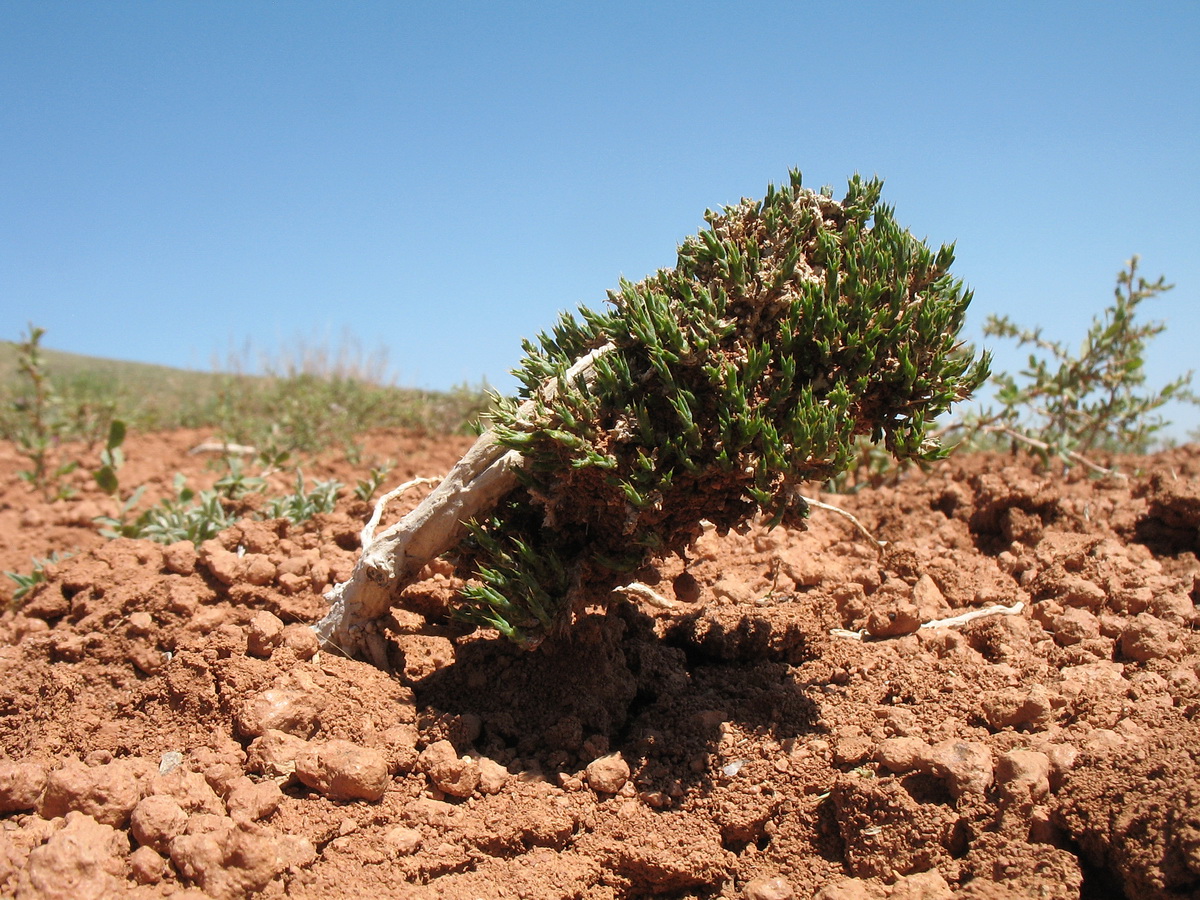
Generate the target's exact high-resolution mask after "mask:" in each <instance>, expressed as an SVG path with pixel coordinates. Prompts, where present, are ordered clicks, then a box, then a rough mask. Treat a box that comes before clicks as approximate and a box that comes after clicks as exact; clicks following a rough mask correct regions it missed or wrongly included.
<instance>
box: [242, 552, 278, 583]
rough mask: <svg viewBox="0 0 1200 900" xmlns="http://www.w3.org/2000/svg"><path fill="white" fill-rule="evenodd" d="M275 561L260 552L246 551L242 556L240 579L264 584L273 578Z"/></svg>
mask: <svg viewBox="0 0 1200 900" xmlns="http://www.w3.org/2000/svg"><path fill="white" fill-rule="evenodd" d="M275 574H276V570H275V563H273V562H271V560H270V559H269V558H267V557H266V556H264V555H263V554H262V553H247V554H246V555H245V556H244V557H242V565H241V580H243V581H248V582H249V583H250V584H255V585H259V586H260V587H261V586H264V585H268V584H270V583H271V582H273V581H274V580H275Z"/></svg>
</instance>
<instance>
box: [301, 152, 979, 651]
mask: <svg viewBox="0 0 1200 900" xmlns="http://www.w3.org/2000/svg"><path fill="white" fill-rule="evenodd" d="M881 187H882V186H881V184H880V183H879V182H878V181H871V182H864V181H862V180H861V179H859V178H857V177H855V178H853V179H851V181H850V184H849V190H848V191H847V193H846V196H845V198H844V199H843V200H842V201H841V202H840V203H839V202H837V201H835V200H833V199H832V197H830V196H829V195H828V194H826V193H820V194H818V193H814V192H812V191H807V190H805V189H803V188H802V187H801V185H800V176H799V173H796V172H793V173H792V177H791V183H790V184H789V185H785V186H783V187H782V188H776V187H774V186H770V187H769V188H768V191H767V196H766V198H765V199H764V200H762V201H751V200H743V201H742V202H741V203H740V204H738V205H736V206H732V207H727V208H725V209H723V210H721V211H719V212H709V213H707V214H706V216H705V218H706V220H707V222H708V228H707V229H705V230H704V231H702V232H700V234H698V235H695V236H693V237H691V238H688V239H687V240H686V241H684V242H683V244H681V245H680V247H679V253H678V261H677V264H676V266H675V268H673V269H663V270H661V271H659V272H657V273H656V274H654V275H652V276H650V277H648V278H646V279H644V280H643V281H641V282H639V283H637V284H631V283H629V282H623V283H622V284H621V287H620V289H619V290H618V291H614V292H611V293H610V294H609V301H610V303H611V304H612V307H613V308H612V309H611V310H605V311H595V310H589V309H582V310H580V313H579V315H578V317H576V316H572V315H564V316H562V318H561V319H560V320H559V322H558V324H557V325H556V326H555V328H554V329H553V330H552V331H551V332H550V333H547V334H543V335H541V336H540V337H539V339H538V341H537V342H532V341H527V342H526V344H525V350H526V356H525V359H524V360H523V361H522V365H521V368H520V369H519V370H518V372H517V375H518V377H519V378H520V379H521V382H522V384H523V388H522V397H523V398H524V402H523V403H520V404H518V403H517V402H515V401H502V402H501V404H500V406H499V409H498V411H497V412H496V414H495V416H494V417H493V422H492V427H491V429H490V430H489V431H488V432H486V433H485V434H484V435H482V436H481V437H480V438H479V440H478V441H477V442H476V444H475V446H474V447H472V448H471V450H470V451H469V452H468V453H467V455H466V456H465V457H464V458H463V459H462V460H461V461H460V462H459V463H458V464H457V465H456V466H455V467H454V469H452V470H451V472H450V474H449V475H447V476H446V479H445V480H444V481H443V482H442V483H441V485H439V486H438V487H437V488H436V489H435V490H434V491H433V492H432V493H431V494H430V495H429V496H428V497H427V498H426V499H425V501H424V502H422V503H421V504H420V505H419V506H418V507H417V509H415V510H414V511H413V512H411V513H409V514H408V515H407V516H405V517H404V518H403V519H402V520H401V521H400V522H399V523H397V524H396V525H394V526H392V527H391V528H389V529H387V530H386V531H385V532H384V533H383V534H381V535H379V536H378V537H377V538H375V539H374V540H373V541H371V543H370V544H369V545H368V546H366V547H364V549H363V553H362V557H361V558H360V559H359V561H358V564H357V565H356V567H355V569H354V572H353V573H352V575H351V578H350V580H349V581H348V582H346V583H345V584H341V585H338V586H337V587H336V588H334V589H333V591H332V592H331V593H330V595H329V599H330V600H331V601H332V604H333V605H332V608H331V610H330V612H329V615H328V616H327V617H326V618H325V620H323V621H322V622H321V623H319V624H318V626H317V632H318V634H319V635H320V637H321V638H322V640H323V641H324V642H325V643H326V644H327V645H330V646H336V647H340V648H342V649H343V650H345V651H347V652H350V653H355V654H358V653H361V652H363V651H366V652H367V653H369V654H370V655H371V657H372V658H373V659H374V660H376V661H377V662H380V663H382V662H384V656H385V654H384V641H383V637H382V635H381V634H380V631H379V626H378V624H377V620H378V619H379V618H380V617H381V616H383V615H384V614H385V613H386V612H387V610H388V609H389V608H390V607H391V606H392V605H393V604H394V603H396V602H398V600H399V597H400V592H401V591H402V590H403V588H404V587H405V586H406V585H407V584H409V583H410V582H411V581H413V580H414V579H415V578H416V577H417V575H418V573H419V572H420V570H421V568H422V567H423V566H424V565H425V564H426V563H428V562H429V561H431V560H432V559H433V558H434V557H436V556H438V555H440V554H442V553H445V552H447V551H453V552H454V555H455V559H456V562H457V565H458V570H459V572H460V574H462V575H463V577H464V578H465V579H466V580H467V584H466V587H465V588H464V590H463V591H462V593H461V594H460V596H459V598H458V599H457V606H456V608H455V610H454V612H455V614H456V615H457V616H458V617H459V618H461V619H464V620H465V621H467V622H471V623H474V624H478V625H486V626H489V627H493V628H496V629H497V630H498V631H500V632H501V633H502V634H504V635H505V636H506V637H508V638H510V639H512V640H514V641H516V642H517V643H519V644H521V645H522V646H525V647H533V646H536V645H537V644H538V643H539V642H540V641H542V640H544V639H545V638H546V637H548V636H549V635H551V634H554V633H556V632H561V631H562V630H564V629H566V628H567V627H569V625H570V622H571V618H572V615H573V613H574V612H575V611H576V610H578V609H581V608H584V607H585V606H586V605H587V604H588V603H591V602H598V601H603V600H604V599H605V598H607V597H609V596H611V591H612V589H613V588H614V587H617V586H619V585H622V584H623V585H626V586H628V585H629V584H630V583H631V582H632V581H633V578H634V573H636V572H637V571H638V569H639V568H641V567H643V566H645V565H647V564H648V563H650V562H652V561H653V560H654V559H656V558H661V557H664V556H667V555H668V554H672V553H681V552H684V551H685V550H686V548H687V547H688V546H689V545H690V544H691V542H692V541H694V540H695V538H696V537H697V536H698V535H699V534H700V531H701V528H700V522H701V520H705V519H707V520H709V521H711V522H713V523H714V524H715V525H716V527H717V530H718V532H722V533H723V532H724V531H727V530H729V529H732V528H740V527H741V526H743V525H745V524H746V523H747V522H748V521H750V519H751V518H752V517H754V516H758V515H761V516H762V518H763V519H764V521H766V522H768V523H769V524H770V525H777V524H779V523H780V522H782V521H784V520H785V519H786V518H787V517H789V516H795V515H800V516H803V515H805V514H807V511H808V507H807V506H806V505H805V503H804V501H803V500H802V499H800V498H799V497H798V496H797V492H798V488H799V486H800V485H801V484H803V483H804V482H807V481H823V480H826V479H828V478H830V477H832V476H834V475H836V474H837V473H838V472H840V471H841V470H843V469H844V468H845V467H846V466H847V465H849V464H850V462H851V460H852V458H853V454H852V448H853V445H854V442H855V440H856V438H857V437H858V436H860V435H868V434H869V435H871V437H872V438H873V439H874V440H876V441H882V442H884V443H885V444H886V446H887V448H888V450H889V451H890V452H891V453H892V454H893V455H894V456H896V457H897V458H899V459H933V458H938V457H940V456H942V455H944V451H942V449H941V447H940V446H939V445H938V443H937V442H936V441H935V440H931V435H930V431H929V427H930V426H931V424H932V422H933V420H934V418H935V417H936V416H937V415H938V414H940V413H941V412H943V411H945V410H946V409H947V408H948V407H949V406H950V405H951V404H952V403H954V402H955V401H957V400H960V399H962V398H963V397H965V396H967V395H969V394H970V392H971V391H972V390H974V389H975V388H976V387H978V386H979V384H980V383H981V382H982V381H983V379H984V378H985V377H986V375H987V366H986V360H975V359H973V358H972V356H971V354H970V353H969V352H967V351H966V350H965V349H964V348H963V346H962V345H961V344H960V343H959V341H958V337H957V335H958V331H959V329H960V328H961V326H962V323H963V318H964V315H965V312H966V307H967V304H968V303H969V302H970V293H969V292H967V291H966V290H965V289H964V287H963V285H962V282H961V281H959V280H957V279H955V278H953V277H952V276H951V275H950V274H949V266H950V264H951V262H952V261H953V251H952V248H950V247H942V248H941V249H940V250H938V251H933V250H931V249H930V248H929V247H927V246H926V245H925V244H924V243H922V242H921V241H918V240H917V239H916V238H914V237H913V236H912V235H911V234H910V233H909V232H908V231H906V230H904V229H903V228H901V227H899V226H898V225H897V224H896V222H895V220H894V218H893V216H892V211H891V209H890V208H889V207H887V206H885V205H883V204H881V203H880V202H879V197H880V191H881ZM635 592H636V589H635Z"/></svg>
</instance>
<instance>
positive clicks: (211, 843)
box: [171, 816, 288, 900]
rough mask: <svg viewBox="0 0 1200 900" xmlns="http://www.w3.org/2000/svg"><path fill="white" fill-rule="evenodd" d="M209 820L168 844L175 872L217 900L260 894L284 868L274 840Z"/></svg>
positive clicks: (219, 820)
mask: <svg viewBox="0 0 1200 900" xmlns="http://www.w3.org/2000/svg"><path fill="white" fill-rule="evenodd" d="M193 818H197V819H198V818H201V817H200V816H194V817H193ZM212 819H213V821H208V822H204V823H198V824H200V825H202V827H200V828H197V830H196V831H194V832H191V833H189V834H183V835H180V836H179V837H177V838H175V839H174V840H173V841H171V862H173V863H174V864H175V868H176V869H178V870H179V873H180V874H181V875H183V877H184V878H187V879H189V880H190V881H194V882H196V883H197V884H199V885H200V887H201V888H202V889H203V890H204V892H205V893H207V894H208V895H210V896H212V897H215V898H217V900H241V898H244V897H247V896H249V895H251V894H254V893H257V892H258V891H261V890H262V889H263V888H265V887H266V886H267V885H268V884H270V883H271V881H272V879H274V878H275V876H276V875H278V874H279V873H280V872H282V871H283V870H284V868H285V867H286V866H287V864H288V863H287V860H286V858H285V857H284V854H283V850H282V848H281V846H280V844H279V842H278V841H277V840H276V839H274V838H272V837H270V836H269V835H267V834H261V833H251V832H249V831H243V830H242V829H241V828H238V827H237V826H236V825H235V824H234V823H233V822H232V821H231V820H229V819H228V818H222V817H217V816H213V817H212ZM189 831H190V826H189Z"/></svg>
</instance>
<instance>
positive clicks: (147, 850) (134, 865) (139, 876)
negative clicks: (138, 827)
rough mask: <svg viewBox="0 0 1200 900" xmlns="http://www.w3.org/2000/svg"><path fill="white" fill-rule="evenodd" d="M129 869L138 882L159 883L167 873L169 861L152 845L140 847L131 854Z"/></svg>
mask: <svg viewBox="0 0 1200 900" xmlns="http://www.w3.org/2000/svg"><path fill="white" fill-rule="evenodd" d="M129 870H130V874H132V875H133V880H134V881H136V882H137V883H138V884H158V883H159V882H160V881H162V880H163V878H164V877H165V876H166V874H167V861H166V860H165V859H163V858H162V856H160V855H159V853H158V851H157V850H155V849H154V848H152V847H145V846H143V847H138V848H137V849H136V850H134V851H133V852H132V853H130V854H129Z"/></svg>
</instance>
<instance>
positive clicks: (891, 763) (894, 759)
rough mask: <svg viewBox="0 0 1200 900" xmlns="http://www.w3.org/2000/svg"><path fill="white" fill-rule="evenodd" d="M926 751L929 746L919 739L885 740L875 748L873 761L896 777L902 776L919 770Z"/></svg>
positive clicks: (899, 738)
mask: <svg viewBox="0 0 1200 900" xmlns="http://www.w3.org/2000/svg"><path fill="white" fill-rule="evenodd" d="M928 751H929V745H928V744H926V743H925V742H924V741H923V740H921V739H920V738H915V737H894V738H885V739H884V740H882V741H880V742H879V745H878V746H877V747H876V748H875V761H876V762H877V763H879V764H880V765H882V766H884V767H885V768H887V769H888V770H890V771H892V772H895V773H896V774H897V775H903V774H904V773H906V772H912V771H914V770H915V769H917V768H919V767H920V765H921V760H922V759H923V758H924V756H925V754H926V753H928Z"/></svg>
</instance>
